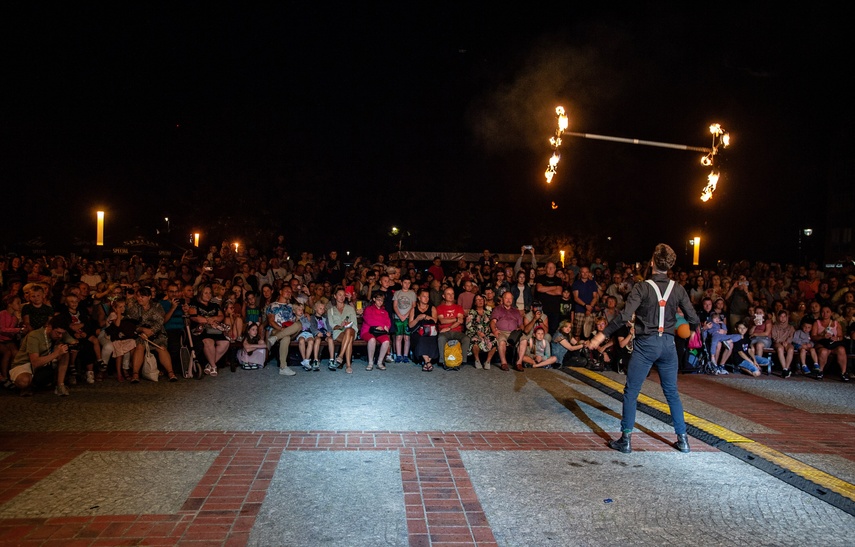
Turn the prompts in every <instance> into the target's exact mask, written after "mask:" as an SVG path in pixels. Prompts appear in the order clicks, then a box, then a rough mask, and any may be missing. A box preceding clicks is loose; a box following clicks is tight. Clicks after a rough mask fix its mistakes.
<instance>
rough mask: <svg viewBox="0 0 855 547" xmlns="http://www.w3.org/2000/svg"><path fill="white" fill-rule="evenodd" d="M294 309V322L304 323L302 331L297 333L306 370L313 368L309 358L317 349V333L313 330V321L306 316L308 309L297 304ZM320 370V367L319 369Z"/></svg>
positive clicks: (302, 362)
mask: <svg viewBox="0 0 855 547" xmlns="http://www.w3.org/2000/svg"><path fill="white" fill-rule="evenodd" d="M293 310H294V322H295V323H300V325H302V329H303V330H302V332H300V334H298V335H297V347H298V348H299V349H300V357H302V358H303V359H302V361H300V364H301V365H303V368H304V369H305V370H312V362H311V360H310V359H309V358H310V357H311V356H312V353H313V352H314V351H315V335H314V333H313V332H312V322H311V321H310V320H309V318H308V317H306V310H305V308H304V307H303V306H300V305H296V306H294V307H293ZM318 370H320V369H318Z"/></svg>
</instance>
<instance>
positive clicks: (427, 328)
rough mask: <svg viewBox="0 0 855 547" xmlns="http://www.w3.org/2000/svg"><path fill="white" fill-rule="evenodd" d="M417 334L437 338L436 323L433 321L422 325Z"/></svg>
mask: <svg viewBox="0 0 855 547" xmlns="http://www.w3.org/2000/svg"><path fill="white" fill-rule="evenodd" d="M417 332H418V333H419V336H436V335H437V332H436V323H434V322H433V321H431V322H425V323H422V324H421V325H420V326H419V328H418V331H417Z"/></svg>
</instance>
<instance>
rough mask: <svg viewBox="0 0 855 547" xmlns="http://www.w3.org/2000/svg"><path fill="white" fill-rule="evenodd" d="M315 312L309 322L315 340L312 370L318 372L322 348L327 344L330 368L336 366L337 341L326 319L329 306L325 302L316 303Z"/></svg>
mask: <svg viewBox="0 0 855 547" xmlns="http://www.w3.org/2000/svg"><path fill="white" fill-rule="evenodd" d="M313 312H314V313H313V314H312V315H311V316H310V317H309V321H310V322H311V332H312V335H313V336H314V338H315V344H314V354H313V360H312V370H313V371H315V372H317V371H319V370H321V368H320V366H321V364H320V352H321V347H322V346H323V344H324V343H325V342H326V344H327V347H328V348H329V354H330V359H329V364H328V366H329V365H333V366H334V365H335V341H334V340H333V337H332V329H331V328H330V326H329V324H328V322H327V318H326V312H327V306H326V305H325V304H324V303H323V302H315V309H314V310H313Z"/></svg>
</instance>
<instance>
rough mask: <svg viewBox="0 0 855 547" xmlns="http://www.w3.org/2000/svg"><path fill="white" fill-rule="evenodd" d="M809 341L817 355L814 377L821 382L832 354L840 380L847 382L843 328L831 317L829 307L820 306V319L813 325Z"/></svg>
mask: <svg viewBox="0 0 855 547" xmlns="http://www.w3.org/2000/svg"><path fill="white" fill-rule="evenodd" d="M810 337H811V340H813V342H814V344H815V345H816V348H817V351H818V353H819V366H818V367H816V368H814V371H813V372H814V377H815V378H816V379H817V380H822V378H823V371H824V370H825V365H826V364H827V363H828V356H829V355H830V354H832V353H833V354H834V355H835V356H836V358H837V365H838V366H839V367H840V379H841V381H843V382H848V381H849V373H848V372H847V371H846V345H845V344H844V343H843V328H842V327H841V326H840V323H838V322H837V321H835V320H834V319H833V318H832V317H831V307H830V306H822V310H821V311H820V319H819V320H818V321H816V322H815V323H814V324H813V328H812V329H811V331H810Z"/></svg>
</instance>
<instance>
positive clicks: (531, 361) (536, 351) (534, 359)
mask: <svg viewBox="0 0 855 547" xmlns="http://www.w3.org/2000/svg"><path fill="white" fill-rule="evenodd" d="M557 361H558V359H557V358H556V357H555V356H554V355H552V349H551V348H550V343H549V342H548V341H547V340H546V329H544V328H543V327H541V326H538V327H535V329H534V340H532V343H531V346H530V347H529V351H528V352H527V353H526V354H525V355H524V356H523V363H525V366H527V367H534V368H541V367H549V366H551V365H553V364H554V363H556V362H557Z"/></svg>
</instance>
